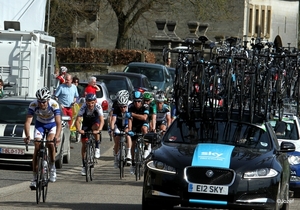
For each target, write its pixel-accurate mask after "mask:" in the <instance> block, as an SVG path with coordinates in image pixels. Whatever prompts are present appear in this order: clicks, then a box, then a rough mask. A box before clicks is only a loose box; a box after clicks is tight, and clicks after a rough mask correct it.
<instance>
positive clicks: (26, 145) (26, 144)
mask: <svg viewBox="0 0 300 210" xmlns="http://www.w3.org/2000/svg"><path fill="white" fill-rule="evenodd" d="M31 141H33V142H46V143H51V142H53V143H54V147H55V152H57V147H56V138H54V139H53V140H45V139H41V140H36V139H31ZM25 148H26V152H28V142H27V143H25Z"/></svg>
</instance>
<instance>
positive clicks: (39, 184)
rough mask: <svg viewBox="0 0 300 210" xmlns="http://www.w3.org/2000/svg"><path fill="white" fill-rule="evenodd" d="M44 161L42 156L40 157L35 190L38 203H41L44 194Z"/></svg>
mask: <svg viewBox="0 0 300 210" xmlns="http://www.w3.org/2000/svg"><path fill="white" fill-rule="evenodd" d="M42 163H43V161H42V158H41V157H38V160H37V164H38V168H37V174H36V190H35V197H36V203H37V204H39V203H40V200H41V195H42V187H43V185H42V170H43V165H42Z"/></svg>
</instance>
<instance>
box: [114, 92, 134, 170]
mask: <svg viewBox="0 0 300 210" xmlns="http://www.w3.org/2000/svg"><path fill="white" fill-rule="evenodd" d="M116 101H117V104H118V107H115V108H114V109H113V114H112V119H111V130H112V131H113V132H114V133H115V134H116V136H115V137H114V143H115V145H114V167H115V168H118V155H117V154H118V151H119V141H120V136H118V135H117V134H118V133H119V132H120V131H119V130H123V131H124V132H128V123H129V118H128V116H127V108H128V101H129V94H128V91H119V92H118V96H117V100H116ZM131 134H133V132H131ZM126 141H127V144H126V145H127V148H126V149H127V153H126V154H127V156H126V164H127V165H128V166H130V165H131V164H132V162H131V157H132V156H131V147H132V141H131V138H130V136H129V135H126Z"/></svg>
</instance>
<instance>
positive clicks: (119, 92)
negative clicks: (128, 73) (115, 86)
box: [116, 90, 129, 98]
mask: <svg viewBox="0 0 300 210" xmlns="http://www.w3.org/2000/svg"><path fill="white" fill-rule="evenodd" d="M120 96H122V97H127V98H129V92H128V90H119V91H118V92H117V94H116V97H117V98H119V97H120Z"/></svg>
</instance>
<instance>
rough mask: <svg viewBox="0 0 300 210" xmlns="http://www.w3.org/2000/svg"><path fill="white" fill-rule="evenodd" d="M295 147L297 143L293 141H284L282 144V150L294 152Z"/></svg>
mask: <svg viewBox="0 0 300 210" xmlns="http://www.w3.org/2000/svg"><path fill="white" fill-rule="evenodd" d="M295 149H296V148H295V144H293V143H291V142H286V141H283V142H281V144H280V152H294V151H295Z"/></svg>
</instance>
